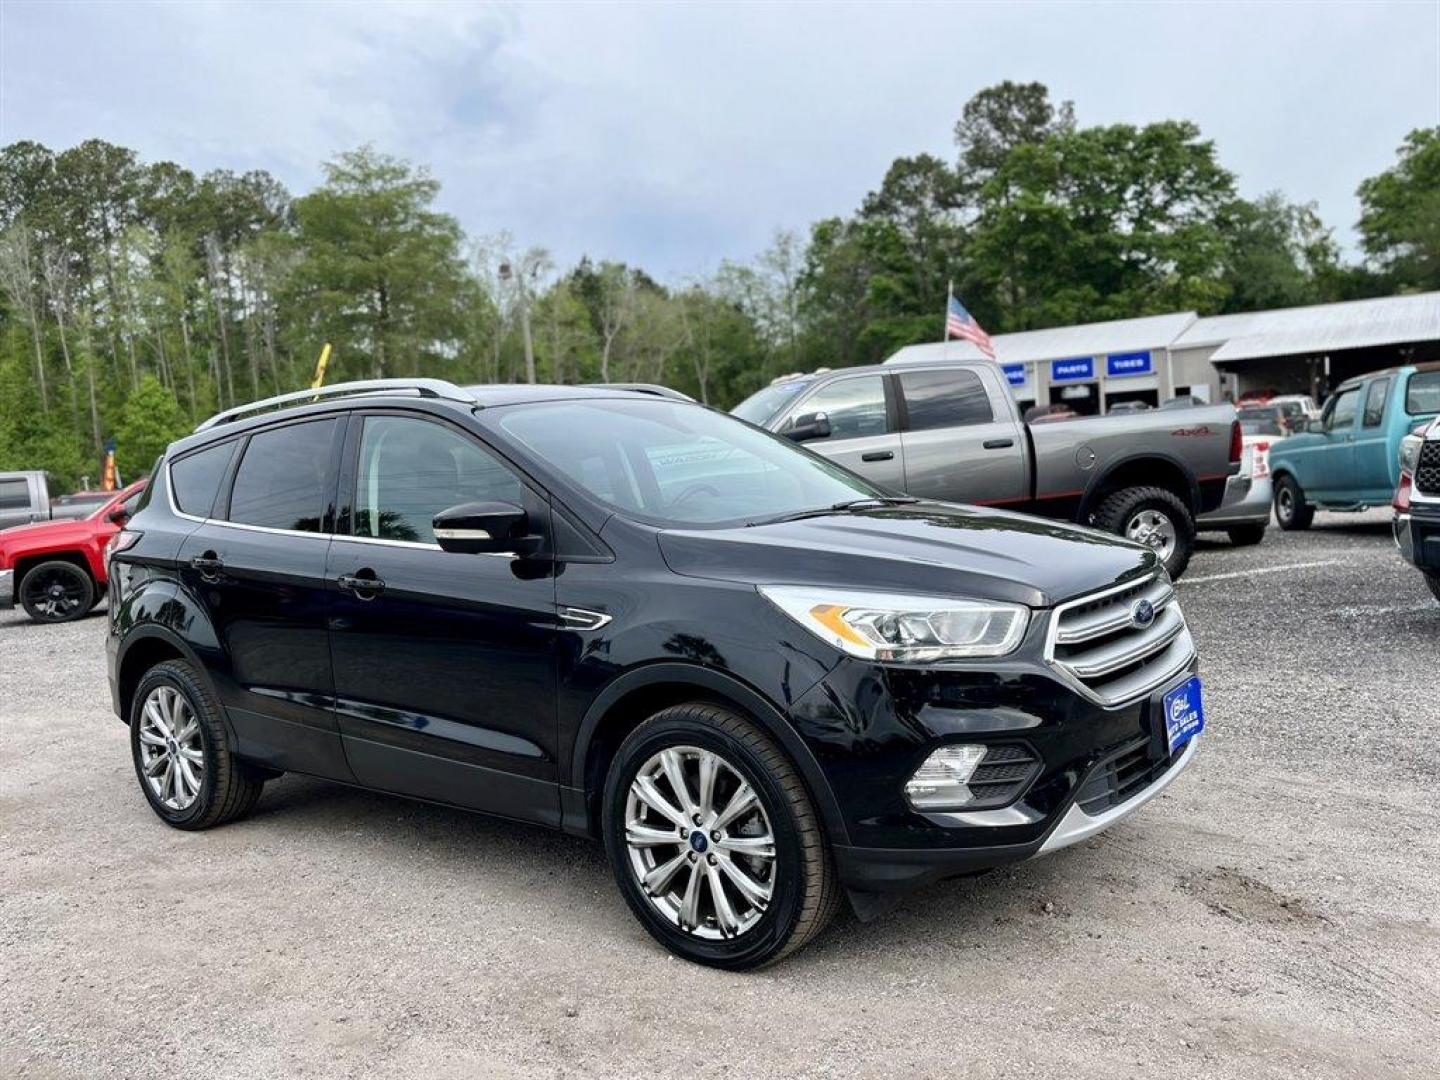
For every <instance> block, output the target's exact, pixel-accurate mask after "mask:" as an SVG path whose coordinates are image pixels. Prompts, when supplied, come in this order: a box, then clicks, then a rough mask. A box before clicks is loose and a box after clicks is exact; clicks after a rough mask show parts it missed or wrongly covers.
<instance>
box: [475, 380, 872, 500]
mask: <svg viewBox="0 0 1440 1080" xmlns="http://www.w3.org/2000/svg"><path fill="white" fill-rule="evenodd" d="M499 423H500V427H501V429H502V430H503V431H504V432H505V433H506V434H508V435H510V436H511V437H512V438H514V439H516V440H517V441H519V442H520V443H521V444H523V445H524V446H525V447H526V448H528V449H529V451H530V452H532V453H533V454H535V455H536V456H537V457H539V458H540V459H541V460H542V461H544V462H545V464H546V465H547V466H548V467H549V468H550V469H551V470H553V471H554V472H556V473H557V474H559V475H561V476H564V477H566V478H567V479H568V480H570V481H571V482H573V483H575V484H577V485H579V486H580V487H582V488H584V489H585V491H586V492H588V493H589V494H590V495H591V496H592V497H594V498H595V499H597V500H599V501H600V502H602V503H604V504H605V505H606V506H608V507H610V508H611V509H614V510H617V511H620V512H622V513H625V514H627V515H631V516H634V517H637V518H640V519H641V520H644V521H648V522H653V523H655V524H658V525H667V526H677V527H687V526H703V525H714V524H720V523H738V522H745V521H754V520H760V519H763V518H769V517H775V516H778V515H782V514H789V513H793V512H796V511H801V510H811V509H819V508H823V507H828V506H832V505H834V504H835V503H840V502H850V501H853V500H855V499H865V498H875V497H876V496H878V495H880V494H882V493H881V492H880V491H879V489H877V488H875V487H874V486H873V485H871V484H869V483H867V482H866V481H865V480H862V479H861V478H860V477H858V476H855V475H854V474H852V473H849V472H846V471H845V470H844V469H842V468H840V467H839V466H837V465H833V464H831V463H830V462H828V461H826V460H825V459H824V458H820V457H817V456H816V455H814V454H810V453H807V452H806V451H804V450H802V449H801V448H800V447H798V446H796V445H794V444H793V443H791V442H789V441H788V440H785V439H780V438H776V437H775V436H773V435H768V434H766V433H765V432H763V431H759V430H757V429H755V428H753V427H750V426H749V425H747V424H743V423H741V422H739V421H738V420H735V419H732V418H731V417H728V416H725V415H723V414H721V413H716V412H712V411H711V410H709V409H705V408H702V407H700V406H698V405H691V404H686V403H683V402H670V401H662V400H659V399H655V400H647V401H618V400H610V399H603V400H579V401H564V402H547V403H544V404H538V403H537V404H534V405H517V406H512V407H509V408H506V409H505V411H504V413H503V415H502V417H501V419H500V421H499Z"/></svg>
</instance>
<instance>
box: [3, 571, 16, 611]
mask: <svg viewBox="0 0 1440 1080" xmlns="http://www.w3.org/2000/svg"><path fill="white" fill-rule="evenodd" d="M14 606H15V571H14V570H0V611H3V610H5V609H6V608H12V607H14Z"/></svg>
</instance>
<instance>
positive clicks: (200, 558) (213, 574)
mask: <svg viewBox="0 0 1440 1080" xmlns="http://www.w3.org/2000/svg"><path fill="white" fill-rule="evenodd" d="M190 565H191V566H193V567H194V568H195V569H196V570H198V571H200V579H201V580H202V581H219V580H220V572H221V571H222V570H224V569H225V564H224V562H222V561H221V560H220V559H219V558H217V557H216V555H215V553H214V552H213V551H207V552H206V553H205V554H204V555H196V556H195V558H193V559H191V560H190Z"/></svg>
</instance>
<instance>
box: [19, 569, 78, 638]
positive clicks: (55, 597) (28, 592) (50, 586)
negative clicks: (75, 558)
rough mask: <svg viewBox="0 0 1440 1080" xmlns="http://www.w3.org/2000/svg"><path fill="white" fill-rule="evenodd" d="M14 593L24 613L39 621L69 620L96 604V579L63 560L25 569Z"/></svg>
mask: <svg viewBox="0 0 1440 1080" xmlns="http://www.w3.org/2000/svg"><path fill="white" fill-rule="evenodd" d="M16 592H17V593H18V594H19V596H20V604H21V606H22V607H24V608H25V614H27V615H29V616H30V618H32V619H34V620H35V621H36V622H41V623H62V622H71V621H73V620H75V619H78V618H80V617H81V616H82V615H84V614H86V613H87V612H88V611H89V610H90V609H91V608H92V607H94V606H95V592H96V589H95V582H94V581H93V580H92V579H91V577H90V574H89V573H88V572H87V571H85V570H82V569H81V568H80V567H78V566H76V565H75V564H74V563H72V562H66V561H65V560H64V559H53V560H51V561H50V562H43V563H41V564H40V565H38V566H33V567H31V568H30V569H29V570H27V571H25V577H24V578H23V579H22V580H21V581H20V587H19V588H18V589H17V590H16Z"/></svg>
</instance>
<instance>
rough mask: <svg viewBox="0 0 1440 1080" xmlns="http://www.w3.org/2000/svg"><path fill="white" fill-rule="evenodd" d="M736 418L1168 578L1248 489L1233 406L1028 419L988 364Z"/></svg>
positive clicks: (833, 388)
mask: <svg viewBox="0 0 1440 1080" xmlns="http://www.w3.org/2000/svg"><path fill="white" fill-rule="evenodd" d="M732 412H733V414H734V415H736V416H738V417H740V418H741V419H742V420H748V421H750V422H751V423H753V424H756V425H758V426H760V427H763V428H765V429H767V430H769V431H772V432H775V433H776V434H779V435H784V436H786V437H787V438H789V439H791V440H793V441H795V442H803V443H804V444H805V445H806V447H807V448H808V449H810V450H813V451H815V452H817V453H820V454H823V455H824V456H825V457H828V458H830V459H831V460H832V461H836V462H838V463H839V464H841V465H844V466H845V467H846V468H847V469H850V470H851V471H852V472H857V473H859V474H860V475H861V476H864V477H865V478H866V479H867V480H870V481H872V482H873V483H876V484H880V485H882V486H883V487H886V488H890V489H892V490H896V491H904V492H906V493H908V494H910V495H915V496H918V497H919V498H922V499H938V500H943V501H946V502H962V503H971V504H974V505H978V506H1003V507H1005V508H1007V509H1012V510H1023V511H1028V512H1030V513H1035V514H1040V515H1042V516H1044V517H1054V518H1062V519H1065V520H1068V521H1075V522H1079V523H1081V524H1087V525H1093V526H1095V527H1096V528H1099V529H1103V530H1105V531H1106V532H1112V533H1116V534H1118V535H1120V536H1124V537H1127V538H1129V539H1131V540H1135V541H1137V542H1139V543H1142V544H1145V545H1146V546H1148V547H1150V548H1152V549H1153V550H1154V551H1155V552H1156V553H1157V554H1158V555H1159V556H1160V558H1161V561H1162V562H1163V563H1164V564H1165V567H1166V569H1167V570H1168V571H1169V573H1170V576H1171V577H1172V578H1177V577H1179V576H1180V575H1181V574H1182V573H1183V572H1184V570H1185V567H1186V565H1187V564H1188V563H1189V561H1190V554H1191V550H1192V549H1193V546H1194V542H1195V528H1196V525H1195V519H1196V518H1197V517H1199V516H1200V515H1201V514H1203V513H1206V512H1208V511H1212V510H1215V509H1217V508H1219V507H1220V506H1221V505H1222V504H1223V503H1228V502H1230V501H1233V500H1239V499H1242V498H1243V497H1244V495H1245V494H1246V492H1248V490H1249V480H1248V478H1246V477H1241V476H1240V475H1239V473H1240V459H1241V454H1242V449H1243V446H1242V437H1241V432H1240V425H1239V424H1238V423H1237V422H1236V420H1235V409H1234V407H1233V406H1231V405H1216V406H1207V407H1197V408H1190V409H1185V410H1182V411H1161V410H1153V411H1145V412H1132V413H1125V414H1123V415H1117V416H1104V417H1086V418H1079V417H1077V418H1074V419H1067V420H1065V421H1064V422H1055V423H1044V424H1040V423H1036V424H1029V423H1026V422H1024V421H1023V420H1022V419H1021V418H1020V413H1019V409H1018V406H1017V405H1016V403H1015V399H1014V397H1013V396H1012V395H1011V394H1010V390H1009V387H1008V386H1007V384H1006V382H1005V377H1004V375H1003V373H1002V372H1001V370H1000V368H999V367H998V366H996V365H995V364H988V363H985V362H983V361H963V360H959V361H948V360H947V361H941V360H934V361H918V362H911V363H887V364H884V365H881V366H871V367H853V368H844V369H841V370H837V371H828V372H817V373H815V374H813V375H804V376H796V377H792V378H789V379H785V380H782V381H779V382H776V383H772V384H771V385H770V386H768V387H766V388H765V389H763V390H761V391H759V392H758V393H756V394H754V395H752V396H751V397H749V398H747V399H746V400H745V401H743V402H741V403H740V404H739V405H737V406H736V407H735V408H734V409H733V410H732Z"/></svg>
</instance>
